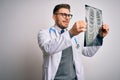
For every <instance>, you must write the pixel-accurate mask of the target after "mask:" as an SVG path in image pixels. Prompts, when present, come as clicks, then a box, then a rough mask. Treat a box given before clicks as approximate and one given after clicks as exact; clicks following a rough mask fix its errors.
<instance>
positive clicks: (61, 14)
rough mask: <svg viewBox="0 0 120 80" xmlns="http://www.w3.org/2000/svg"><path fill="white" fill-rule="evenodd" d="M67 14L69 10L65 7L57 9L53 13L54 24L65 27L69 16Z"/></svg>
mask: <svg viewBox="0 0 120 80" xmlns="http://www.w3.org/2000/svg"><path fill="white" fill-rule="evenodd" d="M65 15H66V16H65ZM68 15H70V11H69V10H68V9H66V8H61V9H59V11H58V12H57V13H56V14H54V15H53V18H54V20H55V24H56V25H57V26H59V27H60V28H62V29H65V28H67V27H68V25H69V22H70V16H68Z"/></svg>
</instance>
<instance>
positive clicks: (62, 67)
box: [54, 46, 76, 80]
mask: <svg viewBox="0 0 120 80" xmlns="http://www.w3.org/2000/svg"><path fill="white" fill-rule="evenodd" d="M75 77H76V72H75V67H74V64H73V52H72V46H71V47H69V48H67V49H65V50H63V51H62V57H61V61H60V64H59V67H58V70H57V73H56V76H55V79H54V80H73V79H75Z"/></svg>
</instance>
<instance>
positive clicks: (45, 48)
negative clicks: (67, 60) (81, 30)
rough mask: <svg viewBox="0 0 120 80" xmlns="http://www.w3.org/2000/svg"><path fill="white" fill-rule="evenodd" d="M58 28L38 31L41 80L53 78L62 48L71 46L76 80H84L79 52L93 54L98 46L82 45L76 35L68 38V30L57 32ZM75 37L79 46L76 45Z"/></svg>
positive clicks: (86, 54) (51, 79)
mask: <svg viewBox="0 0 120 80" xmlns="http://www.w3.org/2000/svg"><path fill="white" fill-rule="evenodd" d="M59 31H60V29H59V28H58V27H57V26H54V27H51V28H49V29H45V30H40V31H39V33H38V44H39V46H40V48H41V50H42V52H43V73H42V80H54V77H55V74H56V72H57V69H58V66H59V63H60V60H61V55H62V50H64V49H65V48H68V47H70V46H72V49H73V61H74V64H75V70H76V75H77V78H78V80H84V71H83V64H82V62H81V58H80V57H81V53H82V54H83V55H85V56H88V57H91V56H93V55H94V54H95V53H96V52H97V50H98V49H99V48H100V46H93V47H83V45H82V44H81V43H80V42H79V39H78V38H77V36H75V37H73V38H70V34H69V32H68V31H65V32H64V33H63V34H59ZM75 38H76V39H77V43H78V44H79V45H80V47H76V45H77V44H76V42H75Z"/></svg>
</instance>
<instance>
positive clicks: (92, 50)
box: [82, 35, 103, 57]
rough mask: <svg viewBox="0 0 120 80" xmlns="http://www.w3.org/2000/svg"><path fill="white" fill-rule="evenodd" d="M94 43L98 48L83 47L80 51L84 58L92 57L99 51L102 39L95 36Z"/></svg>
mask: <svg viewBox="0 0 120 80" xmlns="http://www.w3.org/2000/svg"><path fill="white" fill-rule="evenodd" d="M94 42H97V45H98V46H87V47H83V49H82V54H83V55H84V56H88V57H92V56H93V55H95V53H96V52H97V51H98V50H99V48H100V47H101V46H102V44H103V38H102V37H100V35H97V36H96V38H95V40H94Z"/></svg>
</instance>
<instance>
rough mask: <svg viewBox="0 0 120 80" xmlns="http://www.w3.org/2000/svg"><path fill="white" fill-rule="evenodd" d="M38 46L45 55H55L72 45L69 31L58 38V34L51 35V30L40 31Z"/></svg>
mask: <svg viewBox="0 0 120 80" xmlns="http://www.w3.org/2000/svg"><path fill="white" fill-rule="evenodd" d="M51 36H54V37H51ZM38 44H39V46H40V48H41V50H42V51H43V53H45V55H53V54H54V53H57V52H59V51H62V50H63V49H65V48H67V47H69V46H71V45H72V43H71V38H70V35H69V32H68V31H66V32H64V33H63V34H61V35H59V36H56V33H54V32H53V33H50V32H49V30H40V31H39V33H38Z"/></svg>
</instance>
